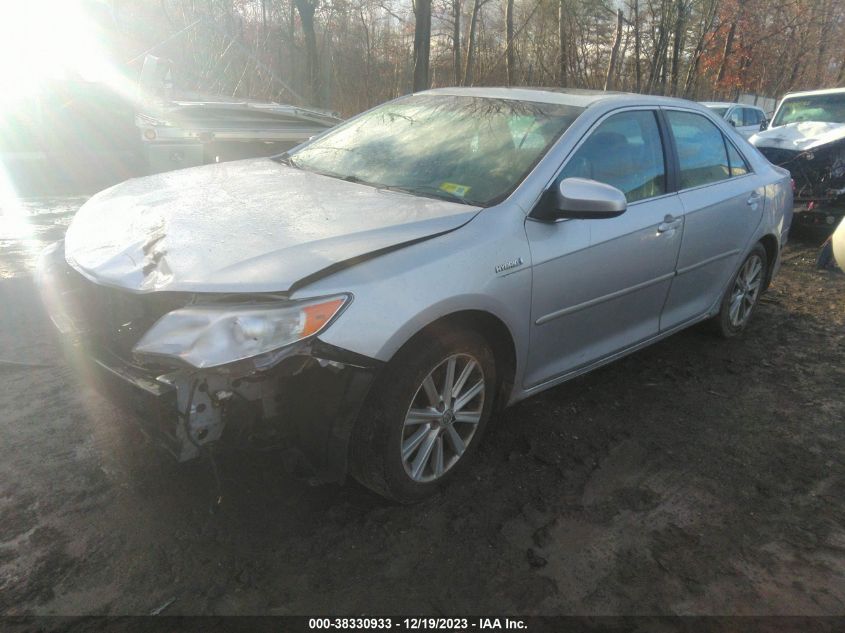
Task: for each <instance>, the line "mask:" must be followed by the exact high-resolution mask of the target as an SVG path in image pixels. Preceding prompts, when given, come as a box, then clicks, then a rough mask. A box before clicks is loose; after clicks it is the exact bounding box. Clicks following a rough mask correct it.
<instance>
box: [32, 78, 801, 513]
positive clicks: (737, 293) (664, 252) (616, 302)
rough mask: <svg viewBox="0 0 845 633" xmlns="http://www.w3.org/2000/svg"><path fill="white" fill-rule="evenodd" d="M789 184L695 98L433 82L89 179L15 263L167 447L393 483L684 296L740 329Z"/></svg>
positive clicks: (431, 477) (456, 460) (634, 341)
mask: <svg viewBox="0 0 845 633" xmlns="http://www.w3.org/2000/svg"><path fill="white" fill-rule="evenodd" d="M791 209H792V190H791V187H790V179H789V174H788V173H787V172H786V171H784V170H782V169H780V168H778V167H774V166H772V165H771V164H769V163H768V162H767V161H766V160H765V159H764V158H763V157H762V156H761V155H760V154H759V153H758V152H757V151H756V150H755V149H753V148H752V147H751V146H749V145H748V144H747V143H745V142H744V141H742V139H741V137H740V136H739V135H738V134H737V132H736V131H735V130H734V129H733V128H732V127H731V126H730V125H728V124H727V123H726V122H725V121H724V120H723V119H721V118H719V117H718V116H716V115H715V114H714V113H712V112H711V111H709V110H708V109H707V108H704V107H702V106H700V105H697V104H695V103H692V102H689V101H683V100H677V99H669V98H659V97H646V96H641V95H625V94H610V93H601V92H583V91H559V92H558V91H550V90H540V89H537V90H529V89H499V88H497V89H493V88H489V89H470V88H455V89H440V90H431V91H427V92H424V93H420V94H415V95H411V96H408V97H403V98H401V99H397V100H395V101H392V102H389V103H387V104H384V105H382V106H379V107H377V108H375V109H373V110H370V111H368V112H365V113H363V114H361V115H359V116H358V117H356V118H353V119H351V120H349V121H347V122H345V123H344V124H342V125H340V126H338V127H336V128H333V129H332V130H330V131H328V132H326V133H324V134H322V135H321V136H320V137H317V138H315V139H312V140H311V141H309V142H308V143H306V144H304V145H301V146H299V147H297V148H295V149H293V150H291V151H289V152H287V153H286V154H284V155H282V156H277V157H275V158H272V159H271V158H266V159H255V160H247V161H240V162H234V163H221V164H217V165H209V166H205V167H197V168H192V169H186V170H182V171H177V172H171V173H166V174H159V175H156V176H151V177H147V178H141V179H136V180H131V181H127V182H125V183H123V184H120V185H117V186H115V187H113V188H111V189H109V190H106V191H104V192H101V193H100V194H98V195H96V196H94V197H93V198H92V199H91V200H90V201H89V202H87V203H86V204H85V205H84V206H83V208H82V209H81V210H80V211H79V213H78V215H77V216H76V218H75V219H74V220H73V222H72V224H71V226H70V228H69V230H68V232H67V236H66V239H65V241H64V242H63V243H59V244H56V245H54V246H53V247H51V248H50V249H48V251H46V252H45V254H44V255H43V257H42V260H41V264H40V267H39V282H40V285H41V288H42V293H43V296H44V299H45V302H46V303H47V306H48V308H49V310H50V313H51V315H52V316H53V320H54V322H55V323H56V324H57V326H59V328H60V329H61V330H62V331H64V332H65V333H67V335H68V336H69V337H71V339H72V340H73V341H74V343H75V344H77V345H78V346H80V348H81V349H82V350H83V352H84V355H85V356H86V357H87V358H88V359H89V360H90V364H91V366H92V367H93V368H94V370H95V371H94V374H95V375H97V376H99V377H100V378H102V380H101V381H100V382H101V383H104V384H106V385H107V390H108V391H109V393H113V394H121V399H122V400H125V401H127V403H129V404H132V405H134V406H135V407H137V408H139V409H140V410H141V411H142V413H143V414H142V415H141V416H140V418H139V420H140V421H141V422H142V423H144V424H145V425H146V426H147V427H148V428H149V429H150V430H151V432H152V434H153V435H154V436H155V437H158V438H159V439H160V441H161V443H162V445H164V446H165V447H166V448H168V449H169V450H170V451H171V452H172V453H173V454H174V455H175V456H176V457H177V458H179V459H190V458H192V457H195V456H197V455H199V454H200V453H202V452H205V451H209V450H212V448H214V447H215V446H217V447H221V446H225V445H229V444H233V443H239V442H246V443H252V444H256V443H258V444H261V445H263V446H267V445H269V444H273V445H283V446H286V447H288V448H289V449H290V450H289V451H287V452H286V454H291V453H292V454H295V455H296V456H297V459H296V462H297V467H299V468H301V469H303V470H306V471H307V472H308V473H309V474H310V475H311V476H313V477H319V478H321V479H323V480H342V479H343V478H344V477H345V476H346V475H347V474H351V475H353V476H354V477H356V478H357V479H358V480H360V481H361V482H363V483H364V484H365V485H367V486H369V487H370V488H372V489H373V490H375V491H377V492H379V493H381V494H383V495H385V496H387V497H389V498H391V499H395V500H399V501H403V502H410V501H414V500H417V499H420V498H423V497H425V496H426V495H429V494H431V493H432V492H433V491H434V490H435V489H436V488H437V486H439V485H440V484H441V483H443V482H445V481H446V480H448V479H450V478H451V477H453V476H454V475H455V474H456V473H457V472H458V471H459V470H460V469H461V468H462V467H463V466H464V464H465V462H467V461H469V460H468V456H469V455H470V454H471V453H472V452H473V451H474V450H475V449H476V448H477V446H478V444H479V442H480V441H481V438H482V435H483V433H484V429H485V427H486V426H487V424H488V422H489V421H490V419H491V417H492V416H493V415H494V414H495V412H496V411H498V410H499V409H501V408H502V407H504V406H507V405H509V404H513V403H515V402H518V401H520V400H522V399H524V398H527V397H529V396H531V395H533V394H536V393H538V392H540V391H542V390H544V389H548V388H550V387H553V386H555V385H557V384H560V383H562V382H564V381H566V380H569V379H571V378H573V377H575V376H578V375H580V374H583V373H585V372H588V371H590V370H592V369H594V368H596V367H599V366H601V365H603V364H605V363H608V362H611V361H613V360H615V359H617V358H619V357H621V356H624V355H626V354H629V353H631V352H633V351H635V350H638V349H641V348H643V347H645V346H646V345H649V344H651V343H654V342H655V341H658V340H660V339H662V338H665V337H667V336H669V335H671V334H673V333H675V332H677V331H679V330H681V329H683V328H686V327H689V326H690V325H693V324H695V323H698V322H701V321H705V320H708V321H710V322H711V323H712V325H713V328H714V330H715V331H716V332H717V333H719V334H721V335H722V336H725V337H730V336H736V335H738V334H740V333H741V332H742V331H743V329H744V328H745V326H746V324H747V323H748V321H749V318H750V317H751V314H752V311H753V309H754V306H755V304H756V303H757V301H758V299H759V297H760V294H761V293H762V292H763V291H765V289H766V288H767V287H768V285H769V284H770V283H771V280H772V277H773V276H774V275H775V273H776V272H777V269H778V266H779V263H780V253H781V248H782V247H783V244H784V243H785V241H786V238H787V233H788V229H789V224H790V221H791ZM86 375H87V374H86Z"/></svg>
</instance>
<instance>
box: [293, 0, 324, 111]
mask: <svg viewBox="0 0 845 633" xmlns="http://www.w3.org/2000/svg"><path fill="white" fill-rule="evenodd" d="M294 2H295V3H296V10H297V11H298V12H299V20H300V22H302V34H303V35H304V36H305V74H306V75H307V77H308V91H309V93H310V94H309V96H310V97H311V101H312V103H314V104H316V105H318V106H322V105H323V103H322V94H321V90H320V66H319V64H318V63H317V62H318V60H317V33H316V31H314V11H316V10H317V0H294Z"/></svg>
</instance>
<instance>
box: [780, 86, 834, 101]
mask: <svg viewBox="0 0 845 633" xmlns="http://www.w3.org/2000/svg"><path fill="white" fill-rule="evenodd" d="M842 92H845V88H825V89H824V90H805V91H804V92H787V93H786V94H785V95H783V98H784V99H791V98H792V97H810V96H815V95H833V94H837V93H842Z"/></svg>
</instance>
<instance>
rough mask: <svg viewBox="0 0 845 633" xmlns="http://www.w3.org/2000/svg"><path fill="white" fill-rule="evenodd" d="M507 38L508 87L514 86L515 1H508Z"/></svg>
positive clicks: (506, 7)
mask: <svg viewBox="0 0 845 633" xmlns="http://www.w3.org/2000/svg"><path fill="white" fill-rule="evenodd" d="M505 32H506V33H505V36H506V39H507V45H506V46H507V48H506V50H505V63H506V64H507V72H508V85H509V86H512V85H513V84H514V74H515V72H514V71H515V69H514V54H513V0H507V4H506V5H505Z"/></svg>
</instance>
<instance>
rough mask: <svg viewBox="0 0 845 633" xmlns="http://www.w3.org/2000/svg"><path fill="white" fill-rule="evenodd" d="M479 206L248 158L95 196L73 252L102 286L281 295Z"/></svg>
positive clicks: (69, 239) (77, 228)
mask: <svg viewBox="0 0 845 633" xmlns="http://www.w3.org/2000/svg"><path fill="white" fill-rule="evenodd" d="M478 210H479V209H478V208H477V207H470V206H467V205H463V204H458V203H453V202H449V201H445V200H443V201H441V200H436V199H433V198H424V197H417V196H412V195H409V194H405V193H401V192H395V191H387V190H381V189H375V188H373V187H369V186H366V185H361V184H355V183H350V182H345V181H343V180H338V179H336V178H330V177H327V176H320V175H318V174H314V173H310V172H306V171H301V170H298V169H295V168H292V167H288V166H285V165H282V164H279V163H277V162H275V161H272V160H270V159H249V160H244V161H237V162H231V163H219V164H216V165H207V166H204V167H195V168H191V169H184V170H180V171H175V172H168V173H164V174H158V175H156V176H149V177H145V178H137V179H133V180H129V181H126V182H124V183H121V184H119V185H116V186H114V187H112V188H110V189H107V190H105V191H102V192H100V193H98V194H97V195H95V196H94V197H93V198H91V199H90V200H89V201H88V202H86V203H85V204H84V205H83V206H82V208H81V209H80V210H79V212H78V213H77V215H76V217H75V218H74V219H73V222H72V223H71V225H70V227H69V228H68V232H67V236H66V237H65V257H66V259H67V261H68V263H69V264H70V265H71V266H73V267H74V268H76V269H77V270H78V271H79V272H80V273H82V274H83V275H84V276H86V277H88V278H89V279H91V280H92V281H94V282H96V283H99V284H102V285H109V286H115V287H119V288H124V289H127V290H130V291H133V292H138V293H146V292H154V291H159V290H172V291H189V292H284V291H286V290H290V289H291V288H292V287H293V286H295V284H296V282H298V281H301V280H303V279H305V278H308V277H312V276H314V275H318V274H319V273H321V272H324V271H326V270H327V269H333V268H335V267H337V266H342V265H344V263H348V262H349V260H356V261H357V260H358V259H359V258H362V257H367V256H371V255H373V254H378V253H379V252H382V251H386V250H389V249H392V248H396V247H399V246H401V245H403V244H408V243H411V242H416V241H419V240H422V239H426V238H429V237H432V236H435V235H438V234H442V233H445V232H448V231H452V230H455V229H457V228H458V227H460V226H462V225H463V224H465V223H467V222H469V221H470V220H471V219H472V218H473V217H474V216H475V214H476V213H477V212H478Z"/></svg>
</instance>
